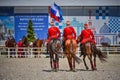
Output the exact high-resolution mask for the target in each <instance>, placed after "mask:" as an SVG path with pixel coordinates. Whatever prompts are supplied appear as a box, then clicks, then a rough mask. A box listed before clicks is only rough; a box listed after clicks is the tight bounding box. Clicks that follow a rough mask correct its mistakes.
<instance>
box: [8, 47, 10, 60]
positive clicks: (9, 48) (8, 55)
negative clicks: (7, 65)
mask: <svg viewBox="0 0 120 80" xmlns="http://www.w3.org/2000/svg"><path fill="white" fill-rule="evenodd" d="M7 49H8V58H10V48H7Z"/></svg>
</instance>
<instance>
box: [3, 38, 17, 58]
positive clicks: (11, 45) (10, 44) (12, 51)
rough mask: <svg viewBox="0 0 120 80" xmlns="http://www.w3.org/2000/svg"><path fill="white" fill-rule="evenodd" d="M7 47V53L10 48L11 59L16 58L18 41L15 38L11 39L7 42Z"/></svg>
mask: <svg viewBox="0 0 120 80" xmlns="http://www.w3.org/2000/svg"><path fill="white" fill-rule="evenodd" d="M5 47H7V51H8V48H10V49H9V50H10V57H13V56H14V57H15V49H14V47H16V41H15V39H14V38H9V37H8V39H7V40H6V41H5Z"/></svg>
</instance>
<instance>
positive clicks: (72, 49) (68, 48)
mask: <svg viewBox="0 0 120 80" xmlns="http://www.w3.org/2000/svg"><path fill="white" fill-rule="evenodd" d="M76 49H77V42H76V40H75V39H68V40H66V41H65V54H66V56H67V59H68V63H69V67H70V71H75V61H76V62H77V63H78V64H79V63H80V59H79V58H78V57H77V56H76Z"/></svg>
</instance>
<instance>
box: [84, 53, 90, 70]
mask: <svg viewBox="0 0 120 80" xmlns="http://www.w3.org/2000/svg"><path fill="white" fill-rule="evenodd" d="M85 57H86V55H83V61H84V65H85V67H86V70H88V69H89V68H88V66H87V64H86V61H85Z"/></svg>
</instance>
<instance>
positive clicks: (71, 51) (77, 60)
mask: <svg viewBox="0 0 120 80" xmlns="http://www.w3.org/2000/svg"><path fill="white" fill-rule="evenodd" d="M71 43H72V40H71ZM70 53H71V55H72V57H73V58H74V59H75V61H76V62H77V63H78V64H80V62H81V61H82V60H81V59H80V58H79V57H77V56H76V55H75V54H74V51H73V43H72V44H70Z"/></svg>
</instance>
